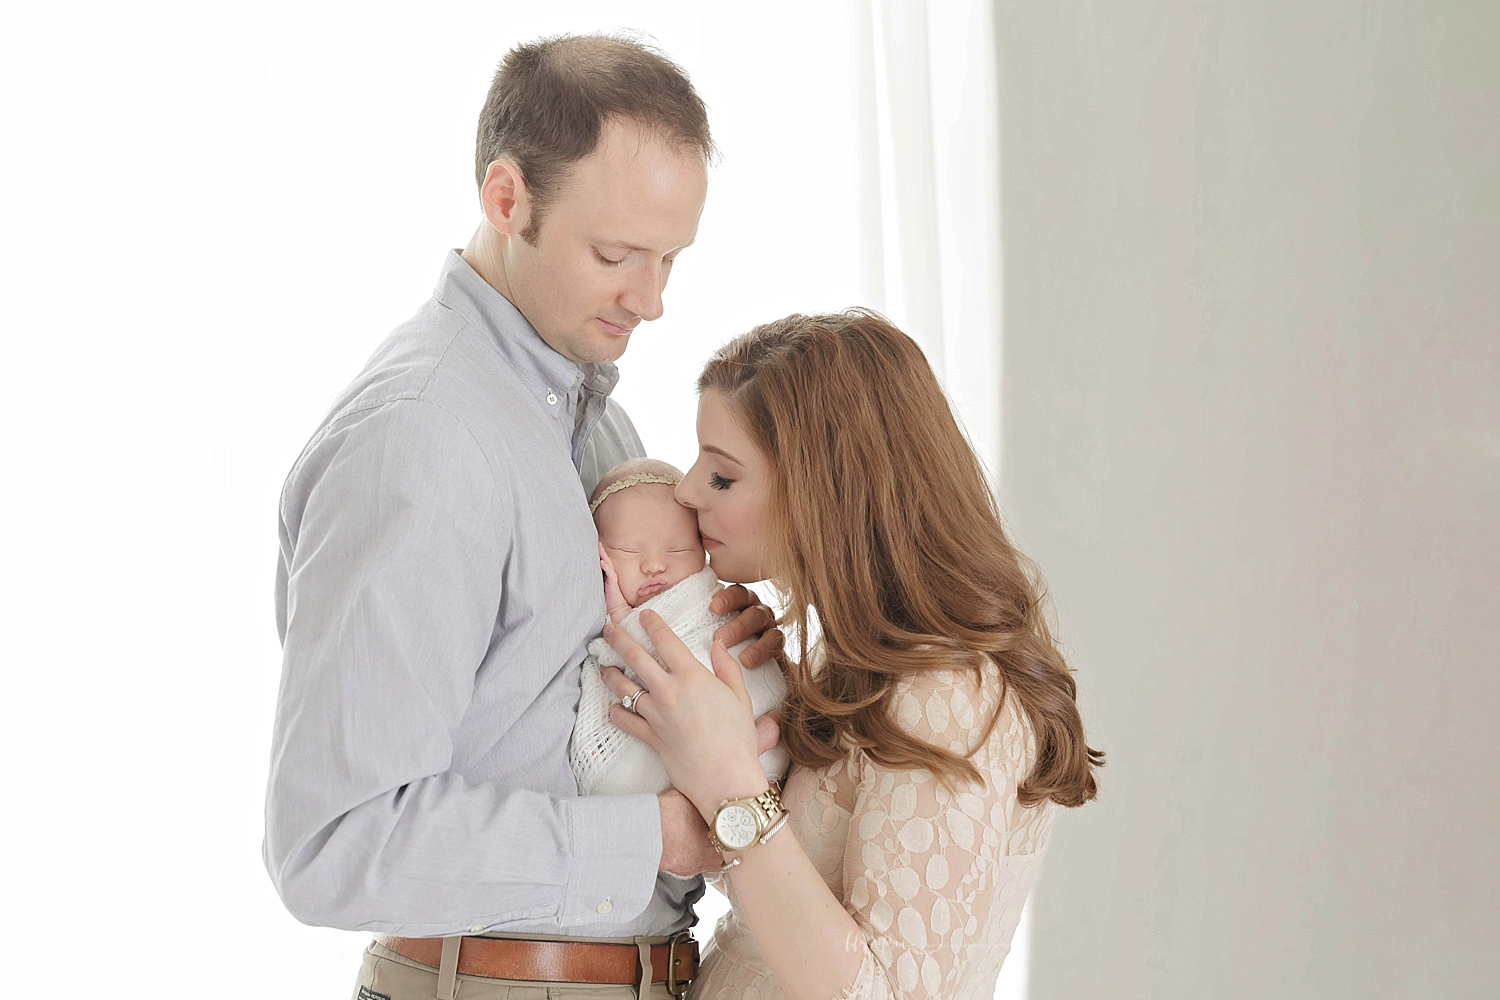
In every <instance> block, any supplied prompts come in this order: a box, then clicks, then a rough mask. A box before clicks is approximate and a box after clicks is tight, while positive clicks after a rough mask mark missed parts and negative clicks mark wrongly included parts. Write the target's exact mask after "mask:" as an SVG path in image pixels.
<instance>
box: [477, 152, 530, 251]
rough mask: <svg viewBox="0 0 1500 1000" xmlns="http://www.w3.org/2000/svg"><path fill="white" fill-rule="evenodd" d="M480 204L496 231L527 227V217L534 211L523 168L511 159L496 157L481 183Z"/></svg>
mask: <svg viewBox="0 0 1500 1000" xmlns="http://www.w3.org/2000/svg"><path fill="white" fill-rule="evenodd" d="M479 204H480V205H481V207H483V209H484V217H485V219H486V220H487V221H488V222H489V224H490V225H491V226H492V227H494V229H495V231H496V232H499V233H504V234H505V235H507V236H516V235H519V234H520V232H521V230H523V229H525V228H526V220H527V219H528V218H529V216H530V214H531V208H530V204H531V201H530V198H529V197H528V195H527V191H526V178H524V177H522V176H521V168H519V167H517V166H516V165H515V164H514V163H511V162H510V161H509V160H495V161H493V162H492V163H491V164H490V165H489V169H488V170H486V171H485V174H484V183H483V184H481V185H480V186H479Z"/></svg>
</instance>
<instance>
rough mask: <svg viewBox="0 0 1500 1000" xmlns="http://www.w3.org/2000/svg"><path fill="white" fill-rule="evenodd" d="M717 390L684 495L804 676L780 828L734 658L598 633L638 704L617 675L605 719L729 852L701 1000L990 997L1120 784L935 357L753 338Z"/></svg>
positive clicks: (886, 334) (680, 494) (790, 321)
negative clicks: (633, 739) (1076, 843)
mask: <svg viewBox="0 0 1500 1000" xmlns="http://www.w3.org/2000/svg"><path fill="white" fill-rule="evenodd" d="M698 389H699V393H700V401H699V410H698V442H699V456H698V461H697V462H696V464H694V465H693V467H692V469H691V470H690V471H689V472H688V474H687V477H686V478H685V479H684V480H683V481H682V483H681V484H679V486H678V487H677V498H678V500H679V501H681V502H682V503H683V504H685V505H686V506H688V507H691V508H694V509H695V510H696V511H697V513H698V524H699V528H700V530H701V532H702V535H703V541H704V545H705V547H706V548H707V550H708V552H709V556H710V559H711V561H712V565H713V569H714V571H715V572H716V573H717V574H718V575H719V577H720V578H721V579H723V580H726V581H733V582H750V581H754V580H763V579H769V580H771V581H772V582H773V583H774V584H775V585H776V587H777V588H778V589H779V590H780V592H781V593H782V595H783V596H784V598H785V599H786V606H787V611H786V613H785V616H784V621H785V622H786V623H787V624H789V625H791V626H793V627H794V629H795V634H796V635H798V636H800V637H801V648H802V655H801V656H800V657H799V658H798V662H797V663H796V664H794V665H793V666H792V667H791V669H790V670H789V677H788V686H789V693H788V696H787V701H786V706H785V715H784V721H783V729H782V732H783V739H784V741H785V745H786V748H787V750H788V751H789V752H790V754H791V757H792V760H793V762H794V763H793V766H792V770H791V773H790V775H789V777H788V779H787V783H786V789H785V795H784V803H785V808H786V811H787V814H788V815H789V819H784V818H782V817H780V816H779V815H778V814H779V813H780V803H779V802H778V801H777V796H776V794H775V793H774V791H773V790H768V783H767V781H766V779H765V777H764V776H763V775H762V772H761V769H760V765H759V764H758V763H757V759H756V741H755V724H754V719H753V718H752V716H751V710H750V703H749V699H748V697H747V696H746V694H745V690H744V684H743V682H742V678H741V676H740V674H739V669H738V667H737V666H736V665H735V663H734V661H733V659H732V658H731V657H729V656H728V655H727V653H726V652H725V650H724V649H723V647H722V646H721V645H715V647H714V650H713V666H714V673H712V674H711V673H710V672H708V671H705V670H703V669H701V668H699V667H697V666H696V665H695V661H693V660H692V658H691V654H688V653H687V652H686V650H685V648H684V647H683V646H682V645H681V643H677V642H674V641H673V639H674V637H673V636H672V635H671V633H670V631H669V630H667V629H666V628H665V627H664V626H662V625H661V624H660V620H659V619H656V620H655V621H653V622H650V623H645V622H643V624H647V628H648V630H649V631H650V632H651V634H652V640H653V641H654V642H655V644H656V647H657V649H658V650H659V651H660V652H661V654H662V656H663V660H664V662H665V663H666V664H667V669H665V670H664V669H662V667H661V666H660V665H659V664H657V663H656V661H655V660H653V659H652V658H651V657H650V656H648V655H646V654H645V653H644V652H643V651H642V650H641V648H640V647H639V646H637V645H636V644H635V643H633V642H632V641H631V640H630V639H629V637H628V636H626V635H625V634H624V633H623V631H622V630H619V629H607V630H606V635H608V636H609V638H610V641H611V642H613V643H615V645H616V648H617V649H619V650H620V652H621V653H622V654H623V655H624V656H625V658H626V662H628V663H629V664H630V665H631V667H632V669H634V670H635V671H636V673H637V675H638V676H639V677H640V678H641V679H642V680H643V681H644V685H645V686H644V688H642V687H641V685H638V684H636V683H634V682H633V681H631V680H629V679H628V678H627V677H626V676H625V675H624V674H623V673H622V672H620V671H618V670H613V669H612V670H611V671H609V672H608V674H607V676H606V683H608V684H609V686H610V688H611V690H613V691H614V693H615V694H616V695H617V696H619V697H622V698H627V699H628V700H627V704H628V705H629V706H630V707H631V710H629V711H627V709H626V708H625V707H623V706H619V705H617V706H615V707H614V708H613V709H612V710H611V718H612V719H614V721H615V723H616V724H617V725H619V726H620V727H621V728H622V729H624V730H626V731H627V732H629V733H631V734H632V735H635V736H638V737H640V738H641V739H643V740H645V741H646V742H648V743H649V744H651V745H652V746H653V747H655V748H656V749H657V751H658V752H659V753H660V754H661V757H662V760H663V762H664V763H665V764H666V767H667V771H668V773H669V774H670V775H671V777H672V780H673V784H674V785H675V786H676V787H677V789H678V790H679V791H681V792H682V793H683V794H685V795H686V796H687V797H688V798H689V799H690V800H691V801H692V802H693V804H694V805H695V806H697V808H698V809H699V811H700V812H702V814H703V816H704V818H705V820H706V821H707V822H708V823H709V826H710V831H711V833H716V834H717V836H718V837H719V840H720V842H721V843H723V845H724V846H725V848H726V850H725V854H724V856H725V860H726V862H727V865H728V867H727V868H726V881H727V883H728V892H729V895H730V899H731V901H732V902H733V904H734V908H733V910H732V911H731V913H730V914H729V915H728V916H727V917H726V918H725V919H724V921H723V922H721V924H720V926H719V928H718V930H717V932H716V934H715V940H714V944H713V947H712V948H711V950H710V951H709V952H708V955H707V957H706V958H705V961H704V964H703V968H702V970H701V971H700V974H699V977H698V979H697V980H696V981H695V982H694V984H693V995H694V996H695V997H700V998H721V997H722V998H740V997H752V996H759V997H761V998H769V997H774V996H780V995H785V996H787V997H791V998H796V1000H830V998H835V997H837V998H845V997H885V996H899V997H986V998H988V997H990V996H992V995H993V992H994V988H995V980H996V978H997V976H998V975H999V971H1000V964H1001V962H1002V961H1003V960H1004V958H1005V955H1006V953H1007V951H1008V950H1009V948H1010V939H1011V935H1012V934H1013V933H1014V931H1015V927H1016V923H1017V921H1018V920H1019V919H1020V914H1021V906H1022V903H1023V902H1024V901H1025V898H1026V893H1027V891H1028V890H1029V889H1030V887H1031V882H1032V879H1033V878H1034V876H1035V874H1036V870H1037V866H1038V864H1039V863H1040V861H1041V857H1042V852H1043V850H1044V849H1045V848H1046V844H1047V837H1048V833H1049V830H1050V828H1051V823H1052V811H1053V804H1054V803H1056V804H1059V805H1064V806H1078V805H1082V804H1083V803H1085V802H1087V801H1089V800H1090V799H1092V798H1093V797H1094V795H1095V785H1094V778H1093V775H1092V769H1093V768H1094V767H1097V766H1099V765H1101V764H1102V763H1103V756H1102V755H1101V754H1099V753H1097V752H1096V751H1093V750H1091V749H1089V747H1088V746H1087V744H1086V743H1085V741H1084V736H1083V727H1082V724H1081V722H1080V720H1079V715H1078V709H1077V706H1076V703H1075V700H1074V693H1075V688H1074V683H1073V679H1072V677H1071V675H1070V673H1069V670H1068V668H1067V665H1066V664H1065V663H1064V661H1063V658H1062V656H1061V654H1060V653H1059V652H1058V650H1057V648H1056V646H1055V645H1054V644H1053V642H1052V639H1051V637H1050V635H1049V633H1048V628H1047V625H1046V622H1045V621H1044V618H1043V613H1042V608H1041V606H1040V599H1039V594H1038V592H1037V589H1036V584H1035V583H1034V582H1033V580H1032V577H1031V574H1030V573H1029V565H1028V563H1027V562H1026V560H1025V559H1024V558H1023V557H1022V556H1021V555H1020V554H1019V553H1017V552H1016V551H1015V549H1013V548H1012V547H1011V545H1010V543H1009V542H1008V541H1007V540H1006V537H1005V533H1004V531H1003V530H1002V529H1001V526H1000V520H999V517H998V515H997V512H996V509H995V504H994V500H993V498H992V495H991V493H990V491H989V489H988V488H987V486H986V485H985V482H984V477H983V473H982V471H981V469H980V466H979V463H978V462H977V460H976V459H975V457H974V453H973V451H972V450H971V449H970V447H969V445H968V443H967V442H966V441H965V439H964V437H963V435H962V433H961V432H960V431H959V429H958V426H957V424H956V423H955V422H954V419H953V416H952V413H951V412H950V410H949V407H948V403H947V400H946V399H945V398H944V396H943V393H942V390H941V389H940V388H939V386H938V383H937V380H936V379H935V378H934V377H933V374H932V370H931V368H930V367H929V366H928V364H927V362H926V359H925V358H924V357H923V356H922V352H921V350H920V349H919V348H918V347H917V345H916V344H915V343H914V342H913V341H912V340H911V339H910V338H908V337H907V336H905V335H904V334H902V333H901V332H900V331H899V330H897V329H895V328H894V327H893V326H891V325H890V324H889V323H888V322H886V321H885V320H884V319H883V318H881V317H880V316H878V315H876V314H874V313H871V312H867V311H861V310H853V311H850V312H846V313H842V314H839V315H829V316H789V317H787V318H786V319H783V320H780V321H778V322H775V323H771V324H768V325H766V326H762V327H758V328H757V329H755V330H752V331H751V332H750V333H748V334H745V335H744V336H742V337H739V338H738V339H736V340H734V341H731V342H730V343H729V344H728V345H727V346H725V347H724V348H723V349H721V350H720V351H719V352H718V354H716V355H715V356H714V358H713V359H712V360H711V361H710V362H709V363H708V366H707V367H706V368H705V369H704V372H703V375H702V377H701V378H700V379H699V380H698ZM810 637H811V638H810ZM638 692H639V693H638ZM631 696H633V697H631ZM726 802H727V804H726ZM778 824H779V825H778ZM741 845H748V846H743V847H742V849H736V848H737V847H740V846H741ZM715 846H716V847H718V846H719V844H716V845H715Z"/></svg>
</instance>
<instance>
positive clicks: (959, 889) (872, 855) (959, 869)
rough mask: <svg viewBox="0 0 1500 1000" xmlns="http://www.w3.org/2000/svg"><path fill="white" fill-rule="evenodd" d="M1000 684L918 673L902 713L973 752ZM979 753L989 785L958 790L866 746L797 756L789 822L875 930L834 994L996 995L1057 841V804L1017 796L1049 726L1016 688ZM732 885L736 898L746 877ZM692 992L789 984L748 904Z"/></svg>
mask: <svg viewBox="0 0 1500 1000" xmlns="http://www.w3.org/2000/svg"><path fill="white" fill-rule="evenodd" d="M998 687H999V684H998V678H997V677H995V676H994V675H993V674H991V676H990V677H988V678H987V680H986V684H985V686H984V694H983V695H982V696H979V695H976V692H975V689H974V685H973V683H972V680H971V679H970V678H969V677H968V676H967V675H963V674H956V673H954V674H943V673H938V674H929V675H925V676H918V677H912V678H908V679H906V680H904V681H903V682H902V685H901V687H900V688H898V690H897V695H896V700H895V706H896V707H895V712H896V720H897V722H898V723H900V725H901V726H902V727H903V728H904V729H905V730H906V731H907V732H909V733H911V734H912V735H914V736H917V737H919V738H920V739H923V740H926V741H928V742H930V743H932V744H933V745H935V746H946V747H948V748H949V749H951V750H954V751H956V752H958V753H963V752H965V751H967V750H968V749H969V747H970V745H971V743H970V742H969V741H970V740H972V739H973V738H974V734H976V733H977V731H978V730H979V729H980V728H981V727H982V726H983V725H984V722H985V721H986V720H987V719H988V718H989V712H990V711H991V710H992V708H993V705H994V698H995V697H996V695H997V693H998ZM970 759H971V760H972V761H973V763H974V765H975V766H976V767H978V768H979V771H980V773H981V774H983V775H984V776H985V785H984V787H982V788H981V787H978V786H975V785H972V784H963V785H960V786H959V787H958V788H957V789H956V790H955V791H952V792H950V791H948V790H947V789H946V788H944V787H943V785H942V784H941V783H940V782H939V781H938V780H937V779H936V778H934V777H933V776H932V774H931V773H930V772H928V771H926V770H908V771H903V770H894V769H892V768H887V767H884V766H882V765H880V764H877V763H875V762H873V761H870V760H868V759H867V758H865V757H864V756H863V755H854V754H851V755H850V756H849V757H848V758H846V759H844V760H841V761H838V762H836V763H834V764H832V765H829V766H828V767H826V768H822V769H820V770H817V771H810V770H806V769H803V768H797V767H794V768H793V769H792V774H791V776H790V778H789V779H788V781H787V787H786V792H785V794H784V795H783V799H784V801H785V803H786V806H787V809H788V810H789V811H790V812H791V818H790V820H789V821H788V829H789V830H791V831H792V832H793V833H794V834H795V835H796V837H797V839H798V840H799V841H800V842H801V844H802V846H803V848H804V849H805V850H806V851H807V854H808V857H809V858H810V859H811V860H812V862H813V865H814V866H815V867H816V868H817V870H818V872H819V874H821V875H822V877H823V880H824V882H826V883H827V884H828V887H829V889H830V890H832V891H833V893H834V895H835V896H837V897H838V898H839V899H840V900H842V901H843V903H844V908H845V909H846V910H848V911H849V913H850V915H851V916H853V917H854V919H855V921H856V923H858V924H859V927H860V929H861V930H862V931H863V932H864V936H865V954H864V961H863V964H862V965H861V966H860V970H859V974H858V975H857V976H856V978H855V981H854V982H853V983H851V984H850V985H849V986H848V987H847V988H845V989H844V990H843V991H841V992H840V993H839V994H838V995H837V996H836V997H834V998H831V1000H855V998H859V1000H874V998H885V997H900V998H912V1000H917V998H920V1000H929V998H931V1000H936V998H955V1000H961V998H981V997H982V998H985V1000H988V998H989V997H991V996H993V994H994V990H995V980H996V979H997V977H998V976H999V974H1000V965H1001V963H1002V962H1003V961H1004V960H1005V956H1006V954H1007V953H1008V952H1009V951H1010V940H1011V936H1012V935H1013V934H1014V933H1015V929H1016V924H1017V923H1019V922H1020V919H1021V907H1022V905H1023V904H1024V903H1025V901H1026V894H1027V893H1028V892H1029V891H1030V889H1031V883H1032V881H1033V879H1034V878H1035V876H1036V871H1037V867H1038V866H1039V865H1040V863H1041V859H1042V855H1043V853H1044V851H1045V850H1046V846H1047V838H1048V835H1049V833H1050V832H1051V829H1052V813H1053V806H1052V803H1050V802H1044V803H1042V804H1041V805H1038V806H1034V807H1031V808H1022V807H1021V805H1020V804H1019V803H1018V802H1017V801H1016V788H1017V786H1018V785H1019V783H1020V782H1021V781H1022V780H1024V779H1025V777H1026V775H1027V773H1028V772H1029V771H1030V769H1031V765H1032V762H1033V761H1034V759H1035V737H1034V734H1033V732H1032V728H1031V725H1030V723H1029V722H1028V721H1027V719H1026V718H1025V715H1024V713H1022V712H1021V711H1020V710H1019V708H1018V707H1017V706H1016V704H1015V701H1014V699H1013V698H1009V699H1007V701H1006V705H1005V708H1004V710H1003V711H1002V712H1001V714H1000V717H999V719H998V720H997V721H996V723H995V728H994V730H993V731H992V732H991V733H990V735H989V738H988V739H987V740H986V741H985V743H984V744H983V745H982V746H980V747H979V748H978V750H977V751H976V752H975V754H974V755H973V757H971V758H970ZM729 896H730V900H731V902H732V901H733V900H734V893H733V891H732V890H731V891H730V894H729ZM691 996H692V997H693V998H694V1000H779V998H781V997H783V996H784V994H783V993H782V991H781V990H780V988H778V987H777V985H776V982H775V980H774V979H773V978H772V976H771V972H770V969H769V968H767V966H766V964H765V960H764V959H763V958H762V957H761V954H760V951H759V949H757V948H756V946H755V938H754V935H753V933H752V932H751V930H750V928H749V926H748V925H747V924H746V923H745V922H744V921H743V920H742V919H741V918H740V916H739V911H738V909H737V908H736V909H733V910H731V911H730V912H729V913H728V914H726V915H725V917H724V918H723V919H722V920H721V921H720V922H719V926H718V928H717V929H716V931H715V934H714V939H713V942H712V944H711V945H710V946H709V949H708V954H707V956H706V957H705V959H704V963H703V967H702V969H701V971H700V973H699V976H698V979H697V980H696V981H695V982H694V983H693V987H692V993H691Z"/></svg>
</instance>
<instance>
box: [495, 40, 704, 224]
mask: <svg viewBox="0 0 1500 1000" xmlns="http://www.w3.org/2000/svg"><path fill="white" fill-rule="evenodd" d="M612 119H623V120H626V121H629V122H632V123H634V124H636V125H638V126H640V127H641V128H642V129H643V130H645V131H646V132H648V133H651V134H652V135H654V136H656V137H658V138H660V139H663V140H665V141H666V142H668V143H670V144H673V145H676V146H679V147H681V148H682V149H684V150H693V151H695V152H697V153H698V154H699V155H700V156H702V157H703V159H704V161H705V162H708V161H710V160H712V159H713V156H714V144H713V138H712V137H711V136H710V135H709V132H708V109H707V107H705V106H704V104H703V99H702V98H700V97H699V96H698V92H697V91H696V90H694V89H693V85H692V83H691V82H690V81H689V80H688V78H687V74H686V73H685V72H683V70H682V67H680V66H678V65H677V64H676V63H674V62H673V61H672V60H671V59H669V58H667V56H666V55H665V54H664V53H663V52H662V51H661V50H660V49H657V48H655V47H653V46H651V45H647V44H645V43H644V42H641V41H638V40H636V39H634V38H629V37H625V36H621V35H604V34H598V35H557V36H554V37H551V38H542V39H538V40H537V41H534V42H528V43H526V44H524V45H518V46H516V47H515V48H513V49H511V50H510V51H509V52H508V53H506V55H505V58H504V59H503V60H502V61H501V63H500V68H499V69H498V70H496V71H495V79H494V81H493V82H492V83H491V84H490V92H489V95H488V96H487V97H486V98H485V100H484V110H483V111H481V112H480V113H479V135H478V139H477V142H476V143H475V151H474V177H475V180H476V181H477V182H478V183H479V185H480V186H481V187H483V185H484V177H485V174H486V172H487V171H488V170H489V166H490V164H491V163H493V162H494V161H495V160H500V159H506V160H511V161H512V162H514V163H515V164H516V166H517V167H519V168H520V171H521V176H522V177H523V178H525V180H526V188H527V190H528V191H529V192H530V194H531V217H530V219H528V220H527V223H526V228H525V229H523V230H522V231H521V238H522V239H524V240H525V241H526V242H527V243H530V244H531V245H532V246H535V245H536V243H537V238H538V234H539V232H540V225H541V217H542V213H543V210H544V209H545V207H546V205H547V203H548V201H549V200H550V199H551V197H552V196H553V195H554V194H555V193H556V189H557V187H558V185H559V184H560V183H561V181H562V180H563V177H564V174H565V172H566V170H567V168H568V167H569V166H570V165H572V164H573V163H576V162H577V161H579V160H581V159H583V158H584V157H585V156H588V155H589V154H590V153H592V152H593V151H594V149H595V148H596V147H597V146H598V145H599V136H600V135H601V133H602V132H603V131H604V125H605V123H606V122H608V121H610V120H612Z"/></svg>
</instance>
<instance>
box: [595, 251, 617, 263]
mask: <svg viewBox="0 0 1500 1000" xmlns="http://www.w3.org/2000/svg"><path fill="white" fill-rule="evenodd" d="M594 256H595V257H597V258H599V263H601V264H603V265H605V266H606V267H617V266H618V265H619V264H620V263H621V262H623V261H624V260H625V258H624V257H621V258H620V259H619V260H615V259H614V258H612V257H606V256H604V255H603V254H602V253H600V252H599V251H598V250H595V251H594Z"/></svg>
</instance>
